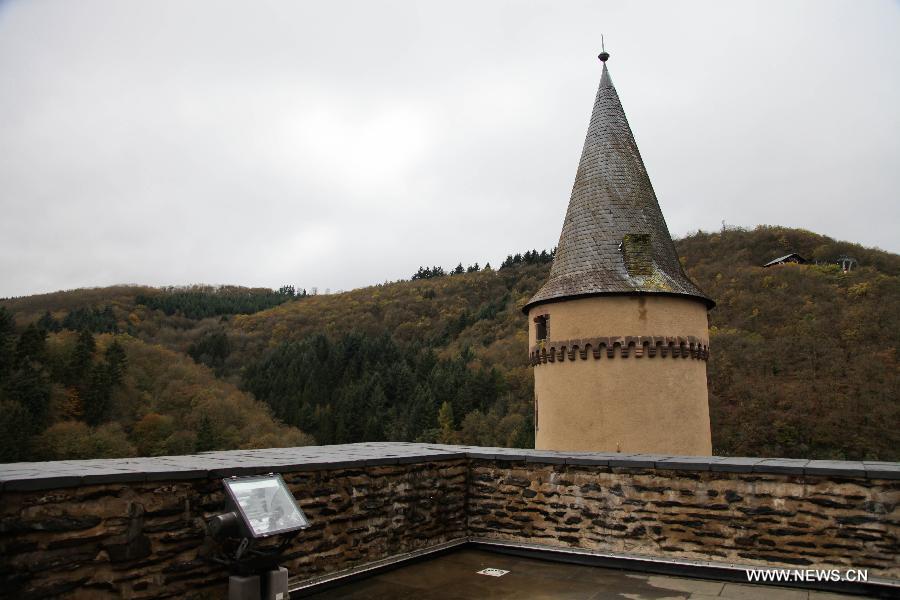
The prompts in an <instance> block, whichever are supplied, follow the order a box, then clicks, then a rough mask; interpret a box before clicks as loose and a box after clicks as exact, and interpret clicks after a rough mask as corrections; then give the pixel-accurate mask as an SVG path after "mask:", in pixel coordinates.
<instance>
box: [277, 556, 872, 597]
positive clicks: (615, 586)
mask: <svg viewBox="0 0 900 600" xmlns="http://www.w3.org/2000/svg"><path fill="white" fill-rule="evenodd" d="M487 568H493V569H501V570H503V571H508V573H506V574H505V575H502V576H500V577H493V576H489V575H480V574H478V571H481V570H482V569H487ZM294 597H303V598H310V599H312V600H339V599H347V600H356V599H363V598H365V599H367V600H471V599H473V598H478V599H479V600H481V599H484V600H505V599H510V600H512V599H515V600H545V599H546V600H551V599H552V600H605V599H607V598H610V599H612V598H623V599H626V598H627V599H628V600H660V599H662V598H665V599H667V600H681V599H690V600H711V599H712V598H721V599H723V600H750V599H756V598H766V599H767V600H839V599H842V598H853V599H858V598H859V596H848V595H844V594H835V593H831V592H819V591H809V590H803V589H796V588H781V587H773V586H765V587H763V586H759V585H747V584H742V583H729V582H722V581H713V580H709V579H697V578H693V577H691V578H687V577H672V576H668V575H654V574H648V573H639V572H635V571H626V570H620V569H608V568H603V567H593V566H587V565H576V564H567V563H561V562H555V561H549V560H541V559H537V558H527V557H522V556H512V555H508V554H501V553H498V552H489V551H485V550H480V549H470V548H464V549H461V550H452V551H450V552H448V553H446V554H442V555H440V556H437V557H434V558H427V559H425V560H421V561H418V562H414V563H412V564H405V565H403V566H399V567H397V568H395V569H392V570H389V571H385V572H382V573H379V574H377V575H373V576H370V577H366V578H363V579H358V580H355V581H352V582H350V583H346V584H342V585H338V586H336V587H332V588H330V589H328V590H326V591H323V592H318V593H312V594H309V595H303V594H297V595H294Z"/></svg>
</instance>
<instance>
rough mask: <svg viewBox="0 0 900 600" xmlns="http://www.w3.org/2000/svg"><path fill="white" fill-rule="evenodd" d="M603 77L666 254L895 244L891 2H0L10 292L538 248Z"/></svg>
mask: <svg viewBox="0 0 900 600" xmlns="http://www.w3.org/2000/svg"><path fill="white" fill-rule="evenodd" d="M601 33H603V34H605V37H606V47H607V50H608V51H610V52H611V54H612V58H611V59H610V61H609V68H610V73H611V74H612V78H613V82H614V84H615V85H616V87H617V89H618V91H619V95H620V97H621V99H622V102H623V105H624V107H625V111H626V113H627V115H628V118H629V121H630V123H631V126H632V128H633V130H634V133H635V137H636V139H637V142H638V145H639V146H640V149H641V152H642V155H643V157H644V161H645V163H646V165H647V169H648V171H649V173H650V178H651V181H652V182H653V185H654V188H655V190H656V193H657V196H658V197H659V200H660V204H661V205H662V210H663V213H664V214H665V216H666V220H667V221H668V224H669V229H670V230H671V231H672V233H673V235H676V236H677V235H684V234H686V233H689V232H692V231H696V230H697V229H704V230H715V229H719V228H721V223H722V220H723V219H724V220H725V221H726V223H728V224H729V225H734V226H747V227H752V226H754V225H757V224H760V223H768V224H780V225H787V226H792V227H804V228H806V229H810V230H813V231H816V232H819V233H824V234H827V235H830V236H833V237H836V238H839V239H845V240H850V241H855V242H860V243H862V244H865V245H868V246H879V247H881V248H884V249H886V250H890V251H892V252H900V235H898V232H900V197H898V192H897V190H898V189H900V5H898V3H897V2H891V1H889V0H848V1H844V2H826V1H821V0H816V1H811V2H791V1H781V2H774V1H772V2H722V1H712V2H671V1H663V2H622V1H617V2H606V1H596V0H593V1H589V2H558V1H553V2H550V1H547V2H524V1H523V2H502V1H493V0H479V1H477V2H460V1H459V0H453V1H444V2H425V1H415V2H414V1H412V0H409V1H405V2H385V1H378V2H375V1H371V0H367V1H362V2H342V1H331V0H329V1H328V2H325V1H317V2H310V1H306V2H299V1H281V2H261V1H258V0H254V1H252V2H251V1H245V2H223V1H222V0H210V1H199V0H187V1H186V0H172V1H161V0H142V1H127V0H105V1H98V0H79V1H78V2H73V1H72V0H19V1H16V0H13V1H7V2H0V296H11V295H24V294H31V293H38V292H46V291H53V290H58V289H69V288H74V287H88V286H103V285H110V284H116V283H132V282H133V283H143V284H150V285H180V284H189V283H201V282H202V283H214V284H218V283H233V284H241V285H261V286H268V287H277V286H280V285H282V284H285V283H292V284H295V285H299V286H303V287H307V288H309V287H312V286H317V287H318V288H319V289H320V290H324V289H325V288H331V290H338V289H350V288H354V287H359V286H363V285H368V284H372V283H379V282H382V281H385V280H394V279H399V278H408V277H409V276H410V275H411V274H412V273H413V272H415V270H416V269H417V268H418V267H419V265H432V264H437V265H443V266H444V267H445V268H446V267H452V266H454V265H455V264H456V263H457V262H460V261H462V262H463V263H464V264H468V263H474V262H475V261H478V262H479V263H481V264H482V265H483V264H484V262H485V261H490V262H491V263H492V264H493V265H494V266H498V264H499V262H501V261H502V259H503V258H504V257H505V256H506V255H507V254H508V253H514V252H517V251H524V250H526V249H529V248H539V249H540V248H550V247H553V246H554V245H555V244H556V241H557V239H558V237H559V232H560V229H561V226H562V220H563V216H564V214H565V210H566V205H567V203H568V200H569V194H570V191H571V188H572V182H573V180H574V177H575V170H576V167H577V163H578V158H579V155H580V153H581V147H582V144H583V141H584V134H585V132H586V129H587V124H588V120H589V117H590V112H591V107H592V103H593V98H594V94H595V92H596V88H597V84H598V82H599V78H600V63H599V61H598V60H597V58H596V55H597V53H598V51H599V50H600V34H601Z"/></svg>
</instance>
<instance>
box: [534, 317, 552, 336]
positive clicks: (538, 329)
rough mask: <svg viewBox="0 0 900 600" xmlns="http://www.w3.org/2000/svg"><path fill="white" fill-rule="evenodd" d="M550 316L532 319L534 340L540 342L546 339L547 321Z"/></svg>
mask: <svg viewBox="0 0 900 600" xmlns="http://www.w3.org/2000/svg"><path fill="white" fill-rule="evenodd" d="M549 320H550V315H540V316H538V317H535V318H534V329H535V336H534V337H535V340H537V341H538V342H540V341H541V340H546V339H547V321H549Z"/></svg>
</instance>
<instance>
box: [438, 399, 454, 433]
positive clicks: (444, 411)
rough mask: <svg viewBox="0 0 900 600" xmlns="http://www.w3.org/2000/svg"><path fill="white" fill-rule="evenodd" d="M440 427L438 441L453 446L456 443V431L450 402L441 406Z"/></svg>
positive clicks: (439, 414) (439, 413)
mask: <svg viewBox="0 0 900 600" xmlns="http://www.w3.org/2000/svg"><path fill="white" fill-rule="evenodd" d="M438 427H439V428H440V430H441V432H440V435H439V437H438V441H439V442H440V443H442V444H453V443H455V442H456V430H455V429H454V422H453V407H452V406H451V405H450V403H449V402H446V401H445V402H444V403H443V404H441V410H440V412H438Z"/></svg>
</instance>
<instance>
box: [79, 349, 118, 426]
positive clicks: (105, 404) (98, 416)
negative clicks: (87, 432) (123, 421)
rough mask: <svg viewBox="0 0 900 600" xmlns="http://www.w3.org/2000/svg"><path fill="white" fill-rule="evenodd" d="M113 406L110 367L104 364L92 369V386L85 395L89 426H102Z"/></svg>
mask: <svg viewBox="0 0 900 600" xmlns="http://www.w3.org/2000/svg"><path fill="white" fill-rule="evenodd" d="M111 405H112V381H111V380H110V373H109V365H107V364H106V363H105V362H102V363H100V364H98V365H96V366H95V367H94V368H93V369H91V378H90V384H89V385H88V386H87V389H86V391H85V393H84V400H83V406H84V420H85V422H87V424H88V425H100V424H101V423H103V422H105V421H106V420H108V419H109V409H110V408H111Z"/></svg>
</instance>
